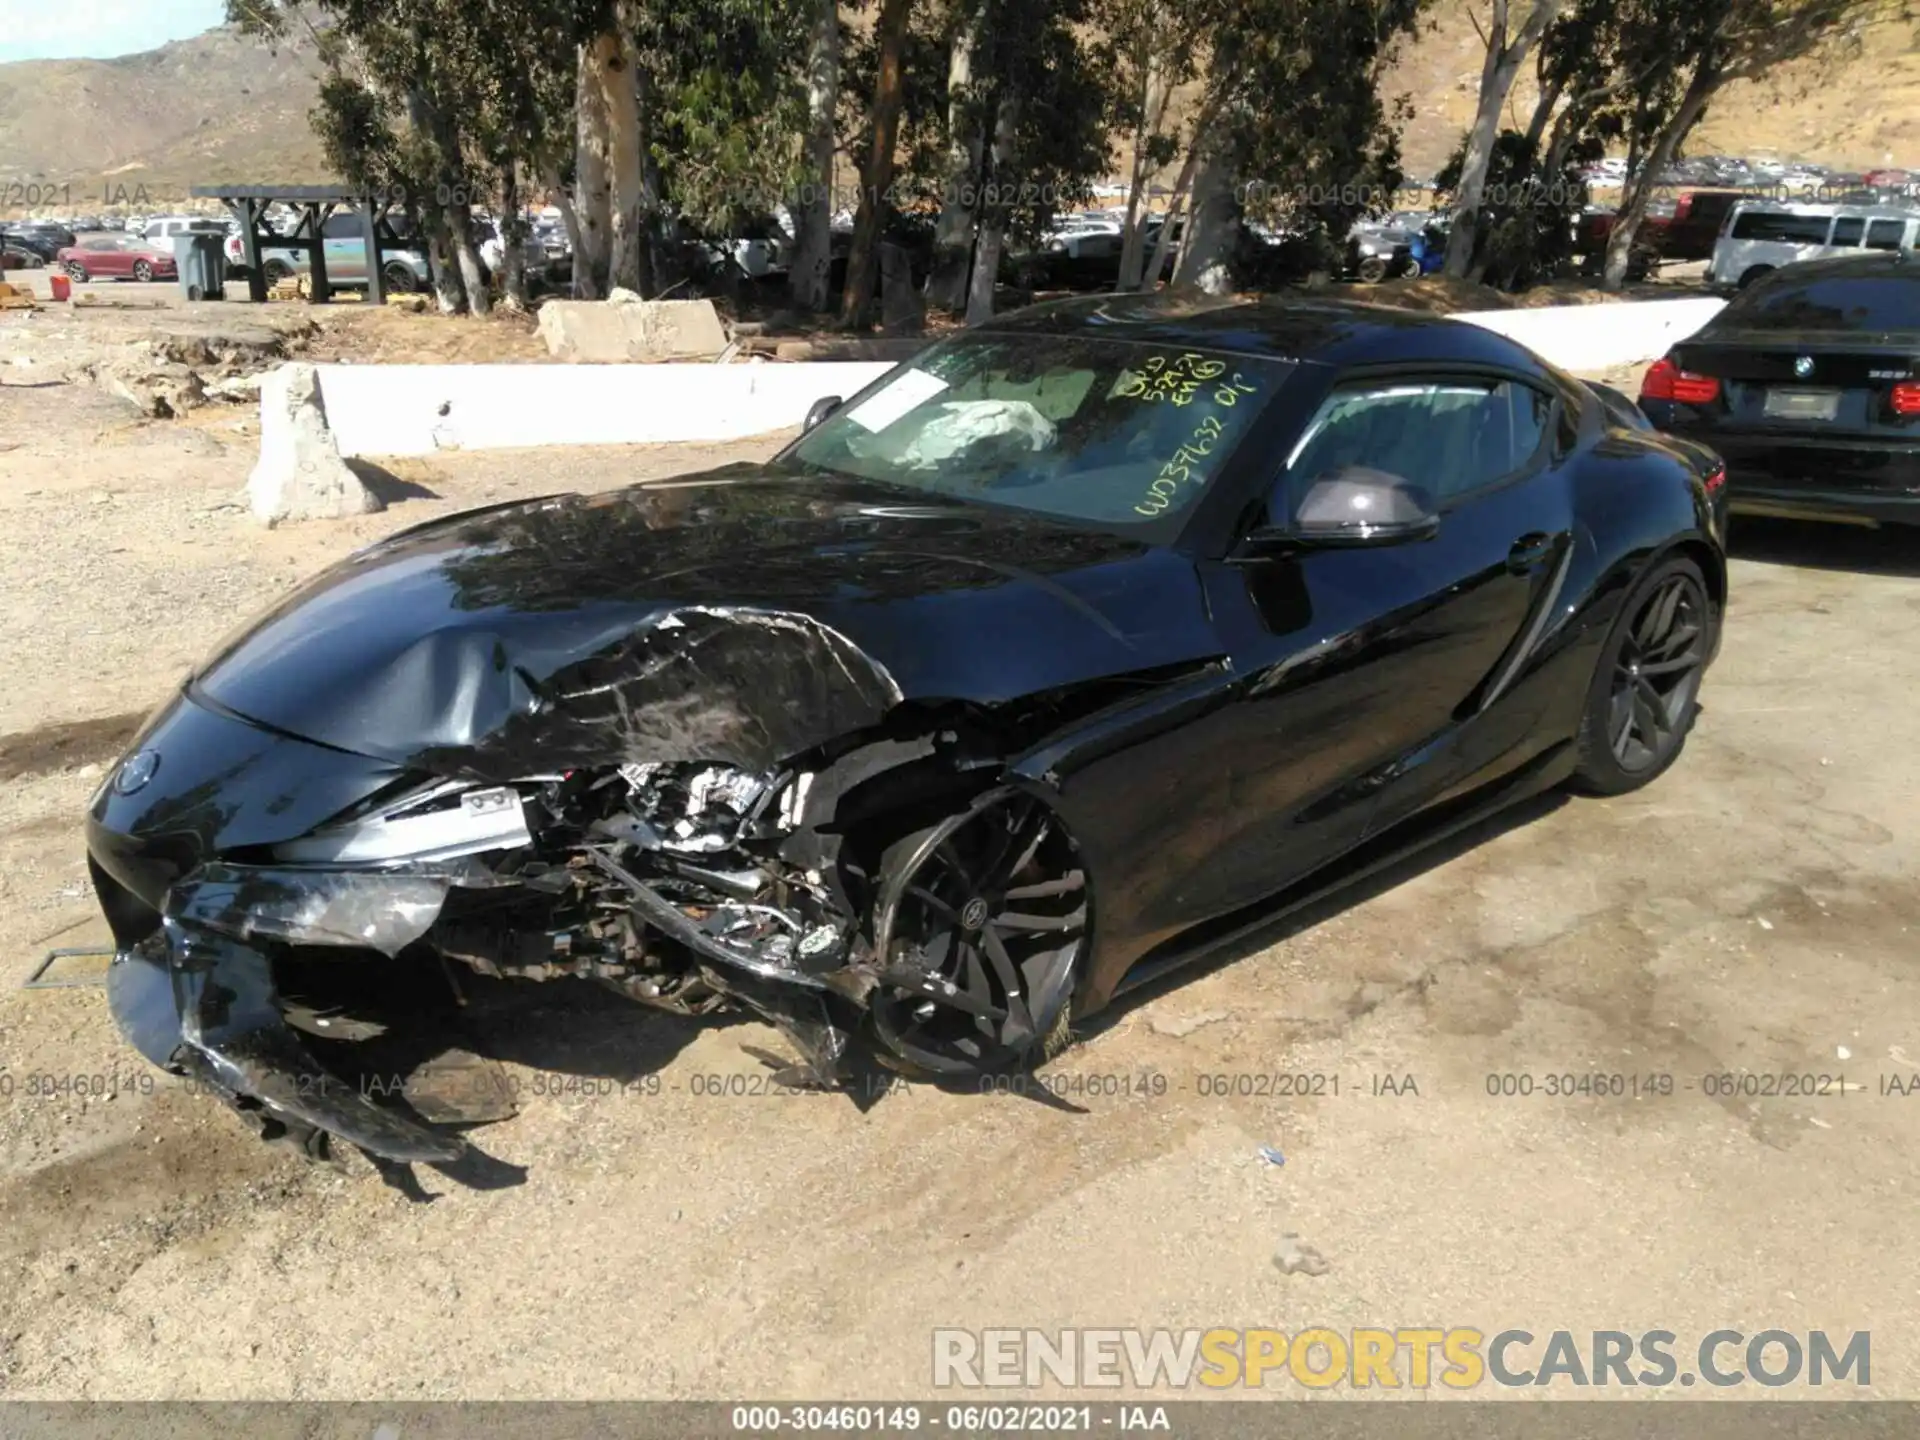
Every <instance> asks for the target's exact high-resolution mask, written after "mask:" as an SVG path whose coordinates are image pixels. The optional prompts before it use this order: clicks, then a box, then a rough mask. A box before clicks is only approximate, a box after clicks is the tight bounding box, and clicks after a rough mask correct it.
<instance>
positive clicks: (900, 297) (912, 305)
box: [880, 244, 927, 335]
mask: <svg viewBox="0 0 1920 1440" xmlns="http://www.w3.org/2000/svg"><path fill="white" fill-rule="evenodd" d="M880 328H881V330H882V331H884V332H885V333H886V334H888V335H919V334H921V333H923V332H924V331H925V330H926V328H927V311H926V306H925V304H924V303H923V302H922V301H921V299H920V290H919V287H917V286H916V285H915V284H914V283H913V264H912V261H911V260H910V259H909V257H908V255H907V252H906V251H905V250H904V249H902V248H901V247H900V246H898V245H888V244H883V245H881V247H880Z"/></svg>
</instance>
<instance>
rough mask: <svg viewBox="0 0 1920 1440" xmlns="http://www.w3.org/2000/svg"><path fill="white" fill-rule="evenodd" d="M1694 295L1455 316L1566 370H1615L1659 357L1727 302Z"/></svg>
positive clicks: (1717, 312) (1701, 324)
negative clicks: (1689, 298)
mask: <svg viewBox="0 0 1920 1440" xmlns="http://www.w3.org/2000/svg"><path fill="white" fill-rule="evenodd" d="M1726 303H1727V302H1726V301H1724V300H1716V299H1714V298H1712V297H1711V296H1707V297H1702V298H1700V299H1695V300H1622V301H1620V302H1619V303H1617V304H1611V305H1609V304H1604V303H1603V304H1598V305H1547V306H1543V307H1542V308H1540V309H1538V310H1474V311H1463V312H1462V313H1460V314H1458V315H1455V316H1454V317H1453V318H1454V319H1455V320H1464V321H1466V322H1467V323H1468V324H1469V325H1480V326H1483V327H1485V328H1486V329H1488V330H1494V331H1497V332H1499V333H1500V334H1502V335H1505V336H1506V337H1507V338H1508V339H1510V340H1518V341H1519V342H1520V343H1521V344H1522V345H1525V346H1526V347H1527V348H1528V349H1529V350H1531V351H1533V352H1534V353H1535V354H1536V355H1538V356H1540V358H1541V359H1543V360H1545V361H1547V362H1548V363H1549V364H1552V365H1558V366H1559V367H1560V368H1561V369H1562V370H1611V369H1612V368H1613V367H1614V366H1616V365H1638V364H1639V363H1640V362H1642V361H1643V360H1658V359H1659V358H1660V357H1661V356H1662V355H1664V354H1666V353H1667V351H1668V350H1669V349H1671V348H1672V347H1673V346H1675V345H1677V344H1679V343H1680V342H1681V341H1682V340H1684V339H1686V338H1687V337H1688V336H1689V335H1691V334H1693V333H1694V331H1696V330H1698V329H1699V328H1700V327H1701V326H1703V325H1705V324H1706V323H1707V322H1708V321H1709V320H1711V319H1712V318H1713V317H1714V316H1715V315H1718V314H1719V313H1720V311H1721V309H1722V308H1724V307H1725V305H1726Z"/></svg>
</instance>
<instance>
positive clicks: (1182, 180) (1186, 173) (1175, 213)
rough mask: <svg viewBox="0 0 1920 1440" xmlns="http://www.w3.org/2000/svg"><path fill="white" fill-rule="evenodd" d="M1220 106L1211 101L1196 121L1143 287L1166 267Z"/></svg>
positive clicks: (1150, 286) (1148, 286)
mask: <svg viewBox="0 0 1920 1440" xmlns="http://www.w3.org/2000/svg"><path fill="white" fill-rule="evenodd" d="M1218 108H1219V107H1218V106H1217V105H1216V104H1215V103H1213V102H1211V101H1210V102H1208V105H1207V108H1206V109H1204V110H1203V111H1201V113H1200V115H1199V117H1198V118H1197V119H1195V120H1194V122H1193V139H1192V140H1190V141H1189V142H1188V143H1187V158H1186V159H1185V160H1183V161H1181V162H1180V176H1179V178H1178V179H1176V180H1175V181H1174V182H1173V193H1172V194H1171V195H1169V196H1168V197H1167V220H1166V223H1165V224H1164V225H1162V226H1161V227H1160V238H1159V240H1157V241H1156V242H1155V243H1154V247H1153V255H1152V257H1151V259H1150V261H1149V263H1148V266H1147V269H1146V272H1145V273H1144V274H1143V275H1142V276H1141V277H1140V288H1141V289H1142V290H1151V289H1153V287H1154V286H1156V285H1158V284H1159V283H1160V276H1161V275H1162V274H1163V273H1164V272H1165V270H1166V268H1167V251H1168V250H1169V249H1171V248H1172V246H1173V225H1174V222H1175V221H1176V220H1178V219H1179V218H1180V209H1181V207H1182V206H1183V205H1185V204H1186V200H1187V195H1188V193H1189V192H1190V191H1191V190H1192V189H1193V181H1194V176H1195V175H1196V174H1198V173H1199V169H1200V155H1201V152H1202V151H1203V150H1204V149H1206V147H1207V146H1209V145H1211V144H1212V143H1213V141H1212V137H1211V136H1210V135H1209V134H1208V131H1210V130H1211V129H1212V128H1213V117H1214V115H1215V114H1217V113H1218ZM1187 228H1188V229H1189V230H1191V229H1192V228H1193V227H1192V226H1191V225H1189V226H1188V227H1187ZM1192 238H1193V237H1192V236H1191V235H1189V236H1188V237H1187V239H1188V240H1189V241H1191V240H1192ZM1185 253H1186V252H1185V249H1184V247H1183V248H1182V251H1181V254H1182V257H1183V258H1184V256H1185Z"/></svg>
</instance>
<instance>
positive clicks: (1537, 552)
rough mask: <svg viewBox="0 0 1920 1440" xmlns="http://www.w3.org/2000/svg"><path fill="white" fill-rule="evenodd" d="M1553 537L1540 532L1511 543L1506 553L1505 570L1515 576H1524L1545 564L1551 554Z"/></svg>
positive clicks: (1523, 536)
mask: <svg viewBox="0 0 1920 1440" xmlns="http://www.w3.org/2000/svg"><path fill="white" fill-rule="evenodd" d="M1553 546H1554V537H1553V536H1551V535H1548V534H1544V533H1543V532H1541V531H1538V530H1536V531H1534V532H1533V533H1532V534H1531V535H1522V536H1521V537H1520V538H1519V539H1518V540H1516V541H1514V542H1513V548H1512V549H1511V550H1509V551H1507V569H1508V570H1510V571H1511V572H1513V573H1514V574H1515V575H1524V574H1526V573H1527V572H1528V571H1529V570H1531V569H1533V568H1534V567H1535V566H1537V565H1540V564H1542V563H1544V562H1545V560H1546V559H1547V557H1548V556H1549V555H1551V554H1553Z"/></svg>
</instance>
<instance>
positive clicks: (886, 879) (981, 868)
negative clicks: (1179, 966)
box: [870, 790, 1088, 1076]
mask: <svg viewBox="0 0 1920 1440" xmlns="http://www.w3.org/2000/svg"><path fill="white" fill-rule="evenodd" d="M881 876H882V882H881V883H882V888H881V896H880V903H879V905H878V906H877V907H876V910H875V917H874V939H875V945H876V950H877V952H878V954H879V955H880V957H881V959H882V963H883V964H884V965H885V970H884V971H883V974H882V977H881V980H880V984H879V986H878V987H877V988H876V989H875V991H874V992H873V995H872V997H871V1000H870V1009H871V1013H872V1017H873V1025H874V1030H875V1033H876V1034H877V1035H878V1037H879V1039H880V1041H881V1043H882V1044H883V1045H885V1046H886V1048H887V1049H888V1050H890V1051H892V1052H893V1053H894V1054H895V1055H896V1056H898V1057H899V1058H900V1059H902V1060H903V1061H905V1062H907V1063H908V1064H909V1065H911V1066H914V1067H917V1068H918V1069H920V1070H923V1071H926V1072H928V1073H931V1074H934V1075H943V1076H959V1075H977V1074H984V1073H989V1072H992V1071H995V1070H1002V1069H1009V1068H1013V1067H1017V1066H1019V1065H1022V1064H1036V1063H1039V1061H1041V1060H1043V1059H1045V1058H1047V1057H1049V1056H1051V1055H1053V1054H1055V1053H1057V1052H1058V1050H1059V1049H1061V1048H1062V1047H1063V1046H1064V1045H1065V1044H1066V1042H1067V1038H1068V1025H1069V1023H1070V1011H1071V1009H1072V991H1073V986H1074V984H1075V982H1076V981H1077V979H1078V974H1079V970H1080V962H1081V957H1082V956H1083V955H1084V953H1085V951H1086V946H1087V934H1088V903H1087V896H1088V891H1087V877H1086V872H1085V870H1084V869H1083V868H1082V866H1081V863H1080V856H1079V850H1078V847H1077V846H1076V845H1075V844H1074V842H1073V838H1072V836H1070V835H1069V834H1068V833H1067V829H1066V826H1065V824H1064V822H1062V821H1061V820H1060V818H1059V817H1058V816H1057V815H1055V814H1054V813H1053V811H1052V810H1051V809H1049V808H1048V806H1047V805H1046V804H1045V803H1044V802H1042V801H1041V800H1039V799H1037V798H1035V797H1034V796H1031V795H1027V794H1024V793H1022V792H1020V791H1017V790H995V791H992V792H989V793H988V794H986V795H983V796H981V797H980V799H978V800H977V801H975V802H974V803H973V805H972V806H970V807H969V808H968V809H967V810H966V811H964V812H962V813H961V814H958V815H955V816H952V817H950V818H948V819H946V820H944V821H942V822H941V823H940V824H938V825H935V826H932V827H930V828H928V829H924V830H920V831H917V832H915V833H914V834H912V835H909V836H907V837H905V838H904V839H902V840H900V841H897V842H896V843H895V844H893V845H892V846H890V847H889V848H888V850H887V853H886V855H885V857H884V858H883V859H882V862H881Z"/></svg>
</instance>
